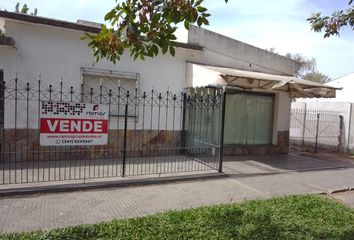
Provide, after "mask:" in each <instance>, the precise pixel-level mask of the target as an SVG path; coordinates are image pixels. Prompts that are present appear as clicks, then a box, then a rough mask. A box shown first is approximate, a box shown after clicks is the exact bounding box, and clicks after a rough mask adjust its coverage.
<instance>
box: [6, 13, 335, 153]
mask: <svg viewBox="0 0 354 240" xmlns="http://www.w3.org/2000/svg"><path fill="white" fill-rule="evenodd" d="M0 30H1V31H2V32H4V34H5V37H4V36H3V37H0V73H1V80H4V81H5V82H6V83H7V84H10V83H11V82H12V81H13V80H14V79H15V77H16V76H17V77H16V78H17V79H18V81H19V82H21V83H22V84H26V83H29V84H30V86H35V85H36V84H37V83H38V78H39V74H40V79H41V82H43V83H46V84H47V85H52V87H53V88H55V89H57V88H59V83H60V81H61V80H62V81H63V83H64V85H65V86H74V88H75V89H76V88H79V86H80V85H81V83H82V84H83V85H84V86H85V87H86V88H93V89H97V88H98V87H99V86H100V84H102V85H103V86H104V87H105V88H107V89H117V87H116V86H118V85H119V86H123V87H124V88H125V89H128V90H129V89H131V90H132V91H133V90H134V89H135V87H138V88H139V89H140V90H142V91H150V90H151V89H152V88H153V89H155V90H156V91H167V90H169V91H170V92H173V93H179V92H181V91H189V89H190V88H198V89H199V90H198V91H203V92H204V94H206V92H207V91H208V90H207V89H208V88H209V89H223V88H224V87H225V90H226V113H225V114H226V115H225V138H224V142H225V151H224V153H225V154H242V153H243V154H244V153H276V152H283V153H284V152H287V151H288V141H289V116H290V105H291V98H292V97H301V96H305V97H320V96H323V97H334V96H335V90H336V88H335V87H331V86H323V85H321V84H317V83H312V82H308V81H304V80H301V79H297V78H295V77H293V76H294V73H295V71H296V69H297V67H298V64H297V62H295V61H293V60H291V59H289V58H286V57H284V56H280V55H277V54H274V53H271V52H268V51H266V50H263V49H260V48H257V47H254V46H251V45H249V44H246V43H243V42H240V41H237V40H235V39H231V38H228V37H226V36H223V35H220V34H217V33H214V32H211V31H208V30H205V29H202V28H198V27H194V26H191V28H190V30H189V32H188V42H186V43H181V42H179V43H177V47H178V48H177V50H176V56H175V57H172V56H169V55H159V56H158V57H156V58H153V59H146V60H145V61H141V60H137V61H133V60H132V59H131V58H130V57H129V54H124V56H123V57H122V59H121V60H120V61H119V62H118V63H117V64H112V63H111V62H108V61H106V60H102V61H100V62H98V63H96V62H95V60H94V58H93V56H92V53H91V50H90V49H89V48H88V47H87V42H86V41H82V40H80V38H81V37H82V36H83V34H84V33H85V32H88V33H97V32H99V31H100V29H99V28H98V27H95V26H88V25H84V24H78V23H72V22H66V21H62V20H54V19H48V18H43V17H37V16H31V15H23V14H18V13H12V12H5V11H0ZM15 73H16V74H17V75H16V74H15ZM12 104H13V102H11V101H5V116H4V122H5V124H4V127H5V129H13V128H14V124H15V121H14V116H15V114H16V115H17V116H16V117H17V118H18V120H16V128H19V129H26V128H31V129H36V128H38V111H37V110H36V109H37V108H36V105H35V104H32V103H29V106H28V107H29V108H30V109H31V113H32V114H30V115H31V116H30V119H28V120H27V119H25V117H24V114H25V112H26V111H25V108H21V107H19V108H18V109H17V110H16V111H17V112H16V113H15V112H14V111H15V110H14V107H13V105H12ZM118 115H119V113H118ZM118 118H119V117H118ZM139 121H141V119H139ZM167 121H168V120H167ZM139 124H140V123H138V125H139ZM162 124H163V122H162ZM168 124H171V123H170V121H168ZM166 126H167V123H166ZM116 127H117V126H115V125H113V124H112V125H111V128H112V129H114V128H116ZM167 128H170V125H169V126H167ZM157 134H158V133H157Z"/></svg>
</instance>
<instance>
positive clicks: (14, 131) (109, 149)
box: [0, 78, 223, 184]
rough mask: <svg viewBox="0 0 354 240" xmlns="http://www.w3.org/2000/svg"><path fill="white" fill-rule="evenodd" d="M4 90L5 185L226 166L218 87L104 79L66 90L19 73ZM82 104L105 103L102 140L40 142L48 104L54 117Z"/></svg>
mask: <svg viewBox="0 0 354 240" xmlns="http://www.w3.org/2000/svg"><path fill="white" fill-rule="evenodd" d="M0 90H1V93H2V94H0V98H1V99H0V104H2V105H3V107H4V116H3V119H2V120H3V122H4V124H3V125H1V139H0V141H1V165H0V184H13V183H32V182H48V181H65V180H82V179H95V178H112V177H124V176H137V175H150V174H159V175H160V174H169V173H180V172H192V171H214V170H216V171H221V167H222V164H221V162H222V154H221V152H222V147H221V146H222V144H221V143H220V139H222V136H221V135H222V134H221V129H222V128H221V127H222V126H221V122H222V121H221V118H222V106H223V93H222V92H221V91H219V92H218V91H215V90H214V91H212V92H204V93H203V92H202V93H196V92H193V93H191V94H187V93H179V94H174V93H172V92H170V91H167V92H165V93H158V92H156V91H155V90H151V91H147V92H145V91H141V90H139V89H137V88H135V89H130V90H127V89H124V88H123V87H121V86H119V85H117V87H116V88H115V89H107V88H106V87H105V85H104V84H100V86H99V87H98V88H97V89H93V88H89V87H87V86H85V84H84V83H81V84H79V85H78V86H76V87H74V86H69V87H67V86H65V84H63V82H62V81H61V82H58V83H57V84H56V85H54V84H53V85H47V84H46V83H45V82H44V81H43V80H38V81H37V82H36V83H25V82H22V81H20V80H19V79H17V78H15V79H13V80H12V81H9V82H3V83H0ZM85 104H86V105H89V104H97V108H98V107H99V106H101V105H102V106H103V105H104V106H105V108H108V112H109V114H108V118H107V122H108V126H107V128H108V129H107V136H105V137H106V140H105V141H106V142H105V143H104V144H101V145H88V144H86V145H81V143H83V144H85V143H87V142H85V141H88V142H89V141H91V140H85V139H83V140H82V139H81V140H75V139H74V140H73V139H72V140H70V139H69V140H65V141H64V140H62V139H60V136H59V137H58V136H50V134H49V136H47V137H48V138H53V137H55V138H58V139H56V140H55V144H57V145H50V144H49V145H46V144H45V142H44V141H43V142H42V138H43V135H42V134H43V132H42V131H43V126H41V125H43V122H41V120H42V119H41V114H43V111H44V110H43V109H44V108H45V111H46V112H48V111H49V112H51V113H52V114H55V113H54V112H55V111H54V110H53V108H56V111H57V112H56V113H57V114H59V113H60V114H63V112H65V111H64V110H65V109H68V111H67V113H65V114H68V117H67V118H68V119H69V120H70V119H71V118H72V116H71V115H70V114H74V115H75V114H78V113H76V110H75V108H80V107H81V108H84V107H85ZM44 105H45V107H43V106H44ZM53 106H54V107H53ZM90 106H91V105H90ZM86 107H87V106H86ZM64 108H65V109H64ZM94 108H95V106H94ZM63 109H64V110H63ZM58 112H59V113H58ZM69 120H68V121H69ZM50 124H52V125H49V128H53V129H54V128H55V126H56V125H55V124H54V123H50ZM65 124H66V123H65ZM75 124H76V125H75V126H72V127H71V128H72V129H74V130H75V129H76V127H78V123H75ZM63 127H67V126H65V125H64V123H63ZM99 127H102V126H99ZM62 136H64V134H63V135H62ZM92 137H95V136H94V135H92ZM80 141H81V142H80ZM63 142H65V144H61V143H63Z"/></svg>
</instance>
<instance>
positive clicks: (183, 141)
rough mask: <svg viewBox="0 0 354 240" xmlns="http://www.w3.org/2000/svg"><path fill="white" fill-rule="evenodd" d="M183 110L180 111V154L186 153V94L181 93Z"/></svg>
mask: <svg viewBox="0 0 354 240" xmlns="http://www.w3.org/2000/svg"><path fill="white" fill-rule="evenodd" d="M182 98H183V106H182V107H183V109H182V115H183V116H182V132H181V154H185V153H186V137H187V134H186V118H187V94H186V93H182Z"/></svg>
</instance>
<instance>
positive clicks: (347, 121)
mask: <svg viewBox="0 0 354 240" xmlns="http://www.w3.org/2000/svg"><path fill="white" fill-rule="evenodd" d="M291 108H292V109H299V110H304V111H305V110H309V111H327V112H335V113H338V114H340V115H342V116H343V133H344V137H343V139H342V140H343V147H342V151H345V152H346V151H353V150H354V135H353V133H354V131H353V129H351V128H352V127H351V126H354V125H352V123H351V122H352V121H353V120H352V114H351V111H352V103H348V102H330V101H328V102H310V101H297V102H293V103H292V104H291Z"/></svg>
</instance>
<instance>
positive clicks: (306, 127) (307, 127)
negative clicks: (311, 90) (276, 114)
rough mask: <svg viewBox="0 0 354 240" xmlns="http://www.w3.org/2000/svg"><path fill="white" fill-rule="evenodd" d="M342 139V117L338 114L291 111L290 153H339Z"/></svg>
mask: <svg viewBox="0 0 354 240" xmlns="http://www.w3.org/2000/svg"><path fill="white" fill-rule="evenodd" d="M342 137H343V117H342V115H340V113H339V112H335V111H318V110H306V109H297V108H294V109H292V110H291V118H290V150H291V151H302V152H340V151H341V148H342Z"/></svg>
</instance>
